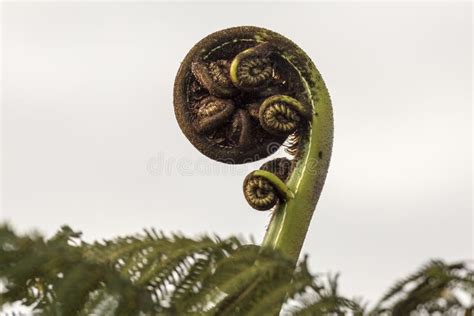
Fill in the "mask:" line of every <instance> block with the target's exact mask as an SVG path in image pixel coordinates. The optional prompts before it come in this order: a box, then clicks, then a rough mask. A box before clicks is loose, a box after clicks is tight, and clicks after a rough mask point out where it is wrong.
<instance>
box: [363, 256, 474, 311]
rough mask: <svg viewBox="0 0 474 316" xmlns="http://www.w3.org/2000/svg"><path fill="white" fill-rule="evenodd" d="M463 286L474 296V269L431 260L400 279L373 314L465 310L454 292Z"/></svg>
mask: <svg viewBox="0 0 474 316" xmlns="http://www.w3.org/2000/svg"><path fill="white" fill-rule="evenodd" d="M461 289H462V290H464V291H465V292H466V294H470V296H471V301H472V300H473V298H474V272H473V271H472V270H470V269H469V268H468V266H467V264H466V263H454V264H446V263H445V262H443V261H441V260H432V261H430V262H429V263H428V264H426V265H424V266H423V267H422V268H421V269H419V270H418V271H416V272H415V273H413V274H412V275H410V276H408V277H407V278H405V279H402V280H400V281H398V282H397V283H396V284H395V285H394V286H393V287H392V288H391V289H390V290H389V291H388V292H387V293H386V294H385V295H384V296H383V297H382V299H381V300H380V302H379V303H378V304H377V306H376V308H375V309H374V311H373V312H372V314H373V315H379V314H386V315H392V316H399V315H408V314H409V313H410V312H412V311H417V312H419V313H429V314H432V313H434V312H438V313H441V314H443V315H444V314H455V313H457V312H459V313H461V311H464V309H465V308H464V307H463V306H462V304H461V302H459V300H458V299H457V297H456V295H454V294H455V293H454V291H455V290H461Z"/></svg>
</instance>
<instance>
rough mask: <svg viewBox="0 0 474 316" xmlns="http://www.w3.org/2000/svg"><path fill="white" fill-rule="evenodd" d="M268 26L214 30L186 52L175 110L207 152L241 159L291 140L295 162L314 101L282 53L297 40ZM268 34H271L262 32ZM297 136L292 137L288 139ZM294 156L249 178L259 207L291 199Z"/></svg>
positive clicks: (250, 196) (249, 194) (250, 197)
mask: <svg viewBox="0 0 474 316" xmlns="http://www.w3.org/2000/svg"><path fill="white" fill-rule="evenodd" d="M262 30H264V29H261V28H257V27H235V28H230V29H226V30H222V31H219V32H216V33H213V34H211V35H209V36H207V37H205V38H204V39H202V40H201V41H200V42H198V43H197V44H196V45H195V46H194V47H193V48H192V49H191V50H190V51H189V53H188V54H187V55H186V57H185V58H184V60H183V62H182V63H181V66H180V68H179V70H178V74H177V76H176V81H175V85H174V109H175V114H176V118H177V120H178V123H179V126H180V127H181V129H182V131H183V132H184V134H185V135H186V137H187V138H188V139H189V141H190V142H191V143H192V144H193V145H194V146H195V147H196V148H197V149H198V150H199V151H200V152H202V153H203V154H204V155H206V156H208V157H209V158H212V159H214V160H217V161H220V162H224V163H228V164H242V163H248V162H253V161H256V160H260V159H263V158H265V157H267V156H269V155H271V154H273V153H274V152H275V151H276V150H278V148H279V147H280V146H281V145H283V143H284V142H285V141H286V140H287V139H288V140H289V141H288V147H289V152H290V153H292V154H293V156H294V157H293V158H294V159H293V160H296V159H297V158H298V147H299V146H300V145H299V140H300V137H299V136H300V135H303V134H304V131H305V130H307V128H308V125H309V122H310V120H311V115H312V114H313V113H312V107H311V104H310V100H309V96H308V94H307V89H306V88H307V87H306V86H305V85H306V84H307V83H306V82H304V80H302V79H301V74H300V73H299V71H298V69H296V68H295V67H294V65H293V64H292V63H291V62H290V61H289V60H288V59H287V58H286V57H285V55H284V53H283V52H284V51H285V49H286V48H287V47H288V46H291V45H294V44H293V43H292V42H291V41H289V40H288V39H286V38H284V37H283V36H281V35H278V34H276V33H273V32H271V34H274V35H275V36H272V37H271V39H269V40H267V39H265V38H259V36H256V34H258V33H259V32H260V31H262ZM264 31H265V32H270V31H268V30H264ZM289 136H291V137H289ZM293 165H294V161H292V160H288V159H286V158H281V159H276V160H273V161H270V162H268V163H266V164H264V165H263V166H262V168H261V170H258V171H255V172H252V173H251V174H249V175H248V176H247V177H246V179H245V181H244V188H243V191H244V195H245V198H246V199H247V201H248V202H249V204H250V205H251V206H252V207H253V208H255V209H257V210H268V209H270V208H272V207H273V206H275V205H276V204H277V203H278V202H279V201H282V200H284V199H286V198H288V196H289V194H291V192H288V190H286V189H285V188H286V186H285V182H286V180H287V179H288V177H289V174H290V173H291V170H292V167H293Z"/></svg>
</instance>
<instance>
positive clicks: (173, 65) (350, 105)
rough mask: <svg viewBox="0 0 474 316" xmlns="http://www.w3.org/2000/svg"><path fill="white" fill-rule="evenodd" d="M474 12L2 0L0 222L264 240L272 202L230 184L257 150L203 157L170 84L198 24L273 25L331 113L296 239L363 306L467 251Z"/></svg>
mask: <svg viewBox="0 0 474 316" xmlns="http://www.w3.org/2000/svg"><path fill="white" fill-rule="evenodd" d="M265 6H268V7H267V8H265ZM471 19H472V11H471V5H470V4H469V3H467V2H466V3H452V4H450V3H448V2H446V3H423V4H413V3H400V4H393V3H392V4H391V3H384V4H377V3H375V2H368V3H357V2H352V3H319V4H309V3H306V4H282V3H279V4H276V3H274V4H266V5H262V4H238V5H236V4H222V5H219V4H217V3H215V4H171V3H169V4H166V3H151V2H148V3H141V4H133V3H127V4H124V3H122V4H119V3H102V4H100V3H94V2H83V3H68V4H61V3H59V2H52V3H35V4H27V3H3V16H2V27H3V30H2V44H3V45H2V66H3V70H2V85H1V87H2V90H3V98H2V171H3V172H2V184H3V188H2V209H1V218H3V219H6V220H9V221H10V222H11V223H12V224H13V225H14V226H15V227H17V228H18V229H20V230H22V231H25V230H31V229H33V228H38V229H40V230H41V231H43V232H45V233H47V234H52V233H53V232H54V231H56V230H57V229H58V228H59V227H60V226H61V225H63V224H69V225H70V226H72V227H73V228H74V229H77V230H82V231H83V232H84V235H85V238H86V239H87V240H92V239H96V238H102V237H112V236H116V235H118V234H130V233H134V232H138V231H140V230H141V229H142V228H144V227H155V228H157V229H162V230H164V231H176V230H180V231H182V232H185V233H186V234H190V235H193V234H198V233H202V232H215V233H218V234H220V235H221V236H228V235H231V234H242V235H244V236H249V235H253V236H254V237H255V239H256V240H257V241H260V240H261V238H262V236H263V233H264V228H265V225H266V223H267V221H268V218H269V215H268V214H266V213H261V212H256V211H253V210H251V209H250V207H249V206H247V204H246V202H245V199H244V198H243V196H242V193H241V185H242V181H243V178H244V177H245V175H246V174H247V173H248V172H250V171H251V170H252V169H255V168H256V167H257V166H259V165H260V164H261V162H259V163H255V164H252V165H245V166H240V167H226V166H224V167H223V166H222V165H221V164H219V163H217V162H213V161H211V160H209V159H208V158H206V157H204V156H202V155H201V154H200V153H199V152H198V151H197V150H195V149H194V148H193V147H192V145H191V144H190V143H189V142H188V141H187V139H186V138H185V137H184V136H183V135H182V134H181V131H180V130H179V127H178V125H177V123H176V120H175V118H174V112H173V106H172V86H173V81H174V76H175V74H176V71H177V69H178V66H179V63H180V61H181V60H182V58H183V57H184V55H185V54H186V53H187V51H188V50H189V49H190V48H191V47H192V45H194V44H195V43H196V42H197V41H198V40H200V39H201V38H202V37H204V36H205V35H207V34H209V33H211V32H213V31H217V30H219V29H222V28H226V27H230V26H237V25H257V26H262V27H267V28H270V29H272V30H274V31H277V32H279V33H281V34H283V35H285V36H287V37H289V38H290V39H292V40H293V41H295V42H296V43H297V44H298V45H300V46H301V47H302V48H303V49H304V50H305V51H306V52H307V53H308V55H309V56H311V57H312V58H313V60H314V61H315V63H316V65H317V67H318V68H319V70H320V71H321V73H322V75H323V78H325V81H326V83H327V85H328V88H329V90H330V93H331V96H332V100H333V105H334V111H335V127H336V130H335V143H334V152H333V159H332V164H331V167H330V171H329V175H328V178H327V184H326V187H325V189H324V191H323V194H322V197H321V200H320V203H319V205H318V208H317V212H316V214H315V217H314V218H313V223H312V225H311V228H310V231H309V233H308V237H307V241H306V243H305V247H304V250H303V252H305V253H309V254H310V264H311V266H312V270H313V271H314V272H316V271H317V272H327V271H332V272H337V271H339V272H341V273H342V278H341V288H342V292H343V293H344V294H347V295H350V296H352V295H356V296H363V297H365V298H366V299H369V300H370V301H372V302H373V301H374V300H376V299H377V298H379V297H380V296H381V295H382V294H383V293H382V292H383V291H385V290H386V289H388V286H389V285H391V284H392V283H393V281H395V280H396V279H398V278H399V277H401V276H404V275H406V274H407V273H409V272H411V271H413V270H414V269H415V268H417V267H419V266H420V265H421V264H422V263H424V262H426V261H427V260H428V259H429V258H442V259H446V260H457V259H469V258H472V254H473V248H472V225H473V222H472V182H471V178H472V164H471V161H472V145H471V141H472V134H471V124H472V112H471V111H472V109H471V101H472V94H471V93H472V91H471V84H472V77H471V67H472V60H471V58H472V31H471V23H472V22H471ZM165 166H168V168H165ZM206 170H207V171H206ZM209 170H214V171H216V170H217V171H216V172H214V173H211V174H209V173H210V172H209ZM211 195H212V196H218V197H219V198H217V199H216V198H214V197H213V198H211Z"/></svg>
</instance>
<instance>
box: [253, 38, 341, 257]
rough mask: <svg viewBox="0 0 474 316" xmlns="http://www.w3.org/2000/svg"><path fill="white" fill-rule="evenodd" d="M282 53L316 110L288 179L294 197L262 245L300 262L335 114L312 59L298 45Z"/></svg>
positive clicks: (276, 217) (327, 158)
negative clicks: (303, 85) (300, 79)
mask: <svg viewBox="0 0 474 316" xmlns="http://www.w3.org/2000/svg"><path fill="white" fill-rule="evenodd" d="M261 36H262V38H268V37H273V36H275V35H274V34H266V33H264V34H261ZM291 44H292V43H291ZM281 53H282V55H283V56H284V57H285V58H286V59H287V60H288V61H289V62H290V63H291V64H292V65H293V66H294V67H295V68H296V69H297V70H298V72H299V73H300V75H301V78H302V80H304V82H305V85H306V93H307V94H308V97H309V100H310V102H311V105H312V109H313V113H312V116H311V120H310V126H309V128H308V130H307V132H308V134H307V135H303V136H302V137H303V142H302V144H301V146H302V152H301V156H300V157H301V158H300V159H299V160H298V162H297V164H296V167H295V169H294V170H293V172H292V174H291V176H290V178H289V180H288V182H287V186H288V189H289V190H290V191H291V192H293V193H294V197H293V198H292V199H289V200H287V201H285V202H284V203H282V204H280V205H279V206H278V207H277V209H276V210H275V213H274V216H273V217H272V220H271V222H270V224H269V227H268V230H267V233H266V235H265V238H264V240H263V243H262V246H263V247H268V248H273V249H276V250H279V251H281V252H282V253H283V254H284V255H286V256H287V257H289V258H290V259H292V260H293V261H294V262H296V261H297V260H298V257H299V254H300V252H301V248H302V246H303V243H304V240H305V237H306V233H307V231H308V228H309V225H310V222H311V218H312V216H313V213H314V210H315V208H316V204H317V202H318V200H319V196H320V194H321V191H322V189H323V186H324V181H325V179H326V174H327V170H328V167H329V161H330V158H331V150H332V141H333V113H332V106H331V100H330V98H329V93H328V90H327V89H326V86H325V84H324V81H323V80H322V78H321V75H320V74H319V71H318V70H317V69H316V67H315V66H314V64H313V62H312V61H311V60H310V58H309V57H308V56H307V55H306V54H305V53H304V52H303V51H302V50H301V49H300V48H298V47H297V46H296V45H295V44H293V45H289V47H285V48H284V49H283V50H282V52H281Z"/></svg>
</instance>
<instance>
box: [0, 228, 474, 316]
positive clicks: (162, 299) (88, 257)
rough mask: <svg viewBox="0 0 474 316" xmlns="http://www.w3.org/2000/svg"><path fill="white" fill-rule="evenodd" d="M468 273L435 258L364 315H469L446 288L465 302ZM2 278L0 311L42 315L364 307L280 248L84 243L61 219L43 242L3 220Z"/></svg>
mask: <svg viewBox="0 0 474 316" xmlns="http://www.w3.org/2000/svg"><path fill="white" fill-rule="evenodd" d="M473 275H474V272H473V271H472V270H470V269H468V267H467V265H466V264H465V263H458V264H452V265H448V264H445V263H443V262H442V261H432V262H430V263H429V264H428V265H427V266H425V267H423V268H422V269H421V270H420V271H417V272H416V273H414V274H413V275H411V276H409V277H408V278H406V279H404V280H402V281H400V282H398V283H397V284H396V285H395V286H394V287H393V288H392V289H391V290H390V291H389V292H388V293H387V294H386V295H385V296H384V297H383V299H382V300H381V301H380V303H379V304H378V305H377V307H376V308H375V309H374V310H373V311H372V312H371V313H369V314H371V315H394V316H397V315H409V313H411V312H425V313H426V312H427V313H433V312H435V311H438V312H440V313H444V312H447V311H449V312H453V311H463V312H465V313H466V314H468V313H469V311H470V310H472V307H471V306H463V305H462V304H461V302H460V301H459V300H457V299H456V296H455V295H451V294H452V292H453V291H454V290H461V291H464V292H465V293H470V295H471V299H472V298H473V297H474V281H473V280H474V277H473ZM0 284H1V285H2V289H1V290H0V308H1V306H3V305H4V304H7V303H15V302H20V303H21V304H22V305H26V306H30V307H31V308H32V309H33V310H34V312H35V313H36V314H39V315H53V316H56V315H57V316H70V315H71V316H73V315H81V316H85V315H88V316H89V315H98V316H99V315H100V316H104V315H110V316H112V315H126V316H132V315H140V316H142V315H143V316H154V315H213V316H217V315H219V316H220V315H225V316H227V315H246V316H247V315H250V316H252V315H254V316H257V315H258V316H259V315H264V316H266V315H269V316H272V315H279V314H280V315H285V316H286V315H363V314H366V312H365V306H364V305H362V304H361V303H360V302H359V301H357V300H352V299H348V298H345V297H343V296H342V295H340V294H339V291H338V275H336V276H334V277H329V278H327V279H325V280H323V278H321V277H315V276H313V275H312V274H311V273H310V272H309V271H308V268H307V262H306V258H305V259H304V260H303V261H302V262H301V263H300V264H299V265H297V267H296V269H295V268H294V264H293V261H292V260H288V259H287V258H284V257H282V255H281V254H280V253H278V252H276V251H273V250H269V249H268V248H263V249H262V248H260V247H258V246H255V245H245V243H244V242H243V241H240V240H239V239H237V238H228V239H220V238H218V237H216V236H211V237H209V236H202V237H199V238H196V239H190V238H186V237H184V236H181V235H178V234H174V235H168V236H167V235H165V234H163V233H157V232H155V231H153V230H152V231H145V232H144V233H142V234H138V235H134V236H128V237H122V238H115V239H113V240H108V241H107V240H106V241H102V242H96V243H92V244H89V243H85V242H83V241H82V240H81V234H80V233H78V232H75V231H73V230H72V229H70V228H69V227H66V226H65V227H63V228H61V230H60V231H59V232H58V233H57V234H56V235H55V236H53V237H52V238H51V239H49V240H46V239H45V238H43V237H42V236H40V235H39V234H30V235H23V236H21V235H17V234H16V233H15V232H14V231H13V230H12V229H11V228H10V227H9V226H7V225H3V226H0ZM280 306H283V309H282V310H280V309H281V308H280Z"/></svg>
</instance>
